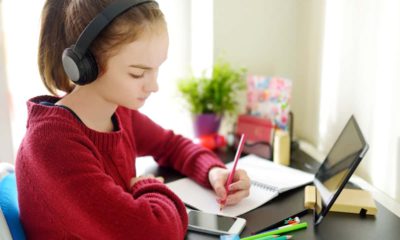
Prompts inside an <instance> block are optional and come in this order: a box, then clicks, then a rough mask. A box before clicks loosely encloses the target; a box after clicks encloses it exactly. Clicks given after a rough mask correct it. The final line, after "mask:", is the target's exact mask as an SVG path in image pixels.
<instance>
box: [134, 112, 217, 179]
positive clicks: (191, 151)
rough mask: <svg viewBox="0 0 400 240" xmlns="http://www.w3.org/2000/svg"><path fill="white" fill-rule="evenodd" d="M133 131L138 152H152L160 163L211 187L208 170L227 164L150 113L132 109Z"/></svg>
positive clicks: (147, 153) (140, 153) (143, 153)
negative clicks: (164, 124) (159, 122)
mask: <svg viewBox="0 0 400 240" xmlns="http://www.w3.org/2000/svg"><path fill="white" fill-rule="evenodd" d="M133 131H134V136H135V142H136V147H137V152H138V154H139V155H141V156H145V155H151V156H153V157H154V159H155V160H156V161H157V162H158V163H159V164H160V165H161V166H168V167H172V168H173V169H175V170H177V171H178V172H180V173H182V174H183V175H185V176H188V177H190V178H192V179H194V180H195V181H196V182H198V183H200V184H201V185H203V186H205V187H210V183H209V181H208V172H209V170H210V169H211V168H212V167H222V168H225V165H224V164H223V163H222V162H221V160H220V159H219V158H218V157H217V156H216V155H215V154H214V153H213V152H211V151H209V150H208V149H206V148H204V147H202V146H200V145H198V144H194V143H193V142H192V141H191V140H189V139H187V138H185V137H183V136H181V135H177V134H174V132H173V131H171V130H165V129H164V128H162V127H160V126H159V125H158V124H156V123H155V122H153V121H152V120H151V119H150V118H148V117H147V116H145V115H143V114H141V113H139V112H137V111H135V112H133Z"/></svg>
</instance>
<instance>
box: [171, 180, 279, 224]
mask: <svg viewBox="0 0 400 240" xmlns="http://www.w3.org/2000/svg"><path fill="white" fill-rule="evenodd" d="M166 185H167V186H168V187H169V188H170V189H171V190H172V191H173V192H174V193H175V194H176V195H178V196H179V198H180V199H181V200H182V201H183V202H184V203H185V204H186V205H188V206H190V207H194V208H196V209H198V210H201V211H204V212H209V213H214V214H219V215H225V216H232V217H236V216H239V215H241V214H244V213H246V212H248V211H250V210H253V209H255V208H257V207H259V206H261V205H263V204H264V203H266V202H268V201H269V200H271V199H273V198H274V197H276V196H277V195H278V192H276V191H271V190H269V189H267V188H264V187H262V186H258V185H255V184H252V185H251V188H250V195H249V196H248V197H247V198H245V199H243V200H242V201H240V202H239V203H238V204H236V205H234V206H225V207H224V208H223V209H222V211H220V210H219V204H218V203H217V201H216V195H215V193H214V191H212V190H210V189H206V188H204V187H202V186H200V185H199V184H197V183H196V182H194V181H193V180H191V179H189V178H182V179H179V180H177V181H173V182H170V183H167V184H166Z"/></svg>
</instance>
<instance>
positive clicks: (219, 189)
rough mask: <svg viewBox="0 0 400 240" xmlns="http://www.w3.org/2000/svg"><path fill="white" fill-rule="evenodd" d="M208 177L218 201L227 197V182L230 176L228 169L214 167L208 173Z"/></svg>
mask: <svg viewBox="0 0 400 240" xmlns="http://www.w3.org/2000/svg"><path fill="white" fill-rule="evenodd" d="M208 176H209V177H208V178H209V181H210V184H211V186H212V188H213V189H214V192H215V194H216V195H217V201H219V200H223V199H225V198H226V195H227V193H226V189H225V182H226V179H227V178H228V173H227V170H226V169H223V168H218V167H215V168H212V169H211V170H210V172H209V174H208Z"/></svg>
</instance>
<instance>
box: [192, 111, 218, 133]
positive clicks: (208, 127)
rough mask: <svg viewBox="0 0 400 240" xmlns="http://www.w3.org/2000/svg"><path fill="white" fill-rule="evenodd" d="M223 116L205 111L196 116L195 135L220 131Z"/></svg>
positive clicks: (194, 121) (194, 122)
mask: <svg viewBox="0 0 400 240" xmlns="http://www.w3.org/2000/svg"><path fill="white" fill-rule="evenodd" d="M221 119H222V117H221V116H218V115H216V114H214V113H204V114H200V115H196V116H194V119H193V127H194V134H195V137H201V136H205V135H210V134H215V133H218V130H219V126H220V125H221Z"/></svg>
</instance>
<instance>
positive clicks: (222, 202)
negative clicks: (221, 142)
mask: <svg viewBox="0 0 400 240" xmlns="http://www.w3.org/2000/svg"><path fill="white" fill-rule="evenodd" d="M244 139H245V134H244V133H242V136H241V137H240V141H239V146H238V149H237V151H236V155H235V159H234V162H233V168H232V170H231V172H230V173H229V176H228V180H227V181H226V184H225V189H226V197H225V199H223V200H221V203H220V206H219V210H220V211H221V210H222V208H223V207H224V206H225V203H226V198H227V197H228V193H229V185H231V183H232V180H233V176H234V175H235V171H236V165H237V162H238V160H239V157H240V154H242V151H243V146H244Z"/></svg>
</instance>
